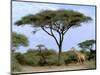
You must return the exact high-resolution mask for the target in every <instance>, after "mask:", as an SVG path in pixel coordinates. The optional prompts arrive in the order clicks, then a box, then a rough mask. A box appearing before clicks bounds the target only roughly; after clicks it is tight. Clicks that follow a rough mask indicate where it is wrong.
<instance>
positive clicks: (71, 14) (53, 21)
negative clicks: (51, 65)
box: [15, 9, 91, 65]
mask: <svg viewBox="0 0 100 75" xmlns="http://www.w3.org/2000/svg"><path fill="white" fill-rule="evenodd" d="M89 20H91V17H89V16H85V15H84V14H82V13H80V12H77V11H73V10H62V9H60V10H45V11H41V12H39V13H37V14H35V15H27V16H24V17H22V18H21V19H20V20H18V21H17V22H16V23H15V25H17V26H22V25H32V26H33V27H35V28H37V27H39V28H41V29H42V30H43V31H45V32H46V33H47V34H48V35H50V36H51V37H53V38H54V40H55V41H56V44H57V46H58V49H59V54H58V65H60V59H61V51H62V43H63V40H64V35H65V33H66V32H67V31H68V30H69V29H70V28H72V27H79V26H81V25H82V24H81V23H83V22H88V21H89ZM55 33H58V36H59V38H58V37H57V36H56V35H55Z"/></svg>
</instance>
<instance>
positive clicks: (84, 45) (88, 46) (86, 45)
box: [78, 40, 96, 49]
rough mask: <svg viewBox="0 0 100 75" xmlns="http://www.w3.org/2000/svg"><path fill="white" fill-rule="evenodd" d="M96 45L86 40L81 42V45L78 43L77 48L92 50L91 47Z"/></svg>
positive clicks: (93, 41) (92, 41)
mask: <svg viewBox="0 0 100 75" xmlns="http://www.w3.org/2000/svg"><path fill="white" fill-rule="evenodd" d="M95 43H96V41H95V40H86V41H83V42H81V43H79V44H78V45H79V47H81V48H85V49H92V47H93V45H94V44H95Z"/></svg>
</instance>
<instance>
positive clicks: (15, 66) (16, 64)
mask: <svg viewBox="0 0 100 75" xmlns="http://www.w3.org/2000/svg"><path fill="white" fill-rule="evenodd" d="M11 59H12V62H11V66H12V67H11V70H12V71H21V65H20V64H19V62H18V60H17V59H16V57H15V54H14V53H13V54H12V58H11Z"/></svg>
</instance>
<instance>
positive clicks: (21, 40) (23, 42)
mask: <svg viewBox="0 0 100 75" xmlns="http://www.w3.org/2000/svg"><path fill="white" fill-rule="evenodd" d="M28 43H29V41H28V38H27V37H26V36H25V35H23V34H18V33H16V32H12V46H13V49H15V48H18V47H19V46H28Z"/></svg>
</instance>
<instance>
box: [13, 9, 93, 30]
mask: <svg viewBox="0 0 100 75" xmlns="http://www.w3.org/2000/svg"><path fill="white" fill-rule="evenodd" d="M89 20H91V17H89V16H85V15H84V14H82V13H80V12H77V11H73V10H62V9H61V10H45V11H41V12H39V13H37V14H35V15H27V16H24V17H22V18H21V19H20V20H19V21H17V22H16V23H15V24H16V25H17V26H20V25H25V24H31V25H33V26H34V27H40V26H45V27H47V28H48V27H49V25H54V26H55V25H57V24H61V26H63V27H64V28H70V27H73V26H80V24H81V23H83V22H88V21H89Z"/></svg>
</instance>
